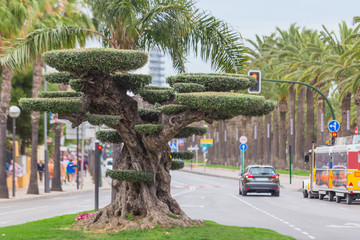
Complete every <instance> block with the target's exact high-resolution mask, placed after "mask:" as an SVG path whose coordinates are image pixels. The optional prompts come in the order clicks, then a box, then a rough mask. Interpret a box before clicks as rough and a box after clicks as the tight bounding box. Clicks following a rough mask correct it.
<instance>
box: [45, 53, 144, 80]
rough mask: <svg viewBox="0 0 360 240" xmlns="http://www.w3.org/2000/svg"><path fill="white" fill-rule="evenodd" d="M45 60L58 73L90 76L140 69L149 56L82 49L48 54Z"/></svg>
mask: <svg viewBox="0 0 360 240" xmlns="http://www.w3.org/2000/svg"><path fill="white" fill-rule="evenodd" d="M43 60H44V62H45V63H46V64H47V65H49V66H51V67H53V68H55V69H57V70H58V71H66V72H70V73H74V74H76V75H77V76H88V75H101V74H102V73H105V74H109V73H113V72H115V71H129V70H134V69H137V68H140V67H142V66H144V65H145V64H146V62H147V60H148V55H147V54H146V53H145V52H141V51H135V50H118V49H112V48H88V49H85V48H82V49H67V50H56V51H50V52H46V53H44V54H43Z"/></svg>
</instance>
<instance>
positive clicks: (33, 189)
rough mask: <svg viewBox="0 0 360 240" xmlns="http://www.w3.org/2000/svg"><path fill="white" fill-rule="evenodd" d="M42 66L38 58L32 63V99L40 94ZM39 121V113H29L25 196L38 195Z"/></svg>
mask: <svg viewBox="0 0 360 240" xmlns="http://www.w3.org/2000/svg"><path fill="white" fill-rule="evenodd" d="M42 65H43V63H42V60H41V58H40V57H38V58H37V59H36V61H35V63H34V72H33V87H32V97H33V98H36V97H37V95H38V92H40V90H41V84H42V81H43V77H42ZM39 120H40V112H35V111H32V112H31V128H32V140H31V145H32V149H31V174H30V184H29V188H28V191H27V194H39V187H38V182H37V148H38V143H39ZM45 141H46V139H45Z"/></svg>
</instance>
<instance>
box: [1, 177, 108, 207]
mask: <svg viewBox="0 0 360 240" xmlns="http://www.w3.org/2000/svg"><path fill="white" fill-rule="evenodd" d="M38 186H39V194H38V195H37V194H27V188H17V189H16V190H15V197H13V196H12V188H9V197H10V198H7V199H6V198H5V199H4V198H0V205H1V204H3V203H6V202H9V201H21V200H26V199H34V198H50V197H54V196H61V195H69V194H72V193H74V192H86V191H94V190H95V184H94V183H93V180H92V178H91V176H90V174H89V173H88V174H87V175H86V177H85V178H84V184H83V186H82V187H81V184H80V185H79V189H77V186H76V182H74V183H73V184H69V183H66V184H63V185H61V187H62V190H63V191H62V192H59V191H50V193H45V191H44V189H45V186H44V182H40V181H39V182H38ZM50 186H51V185H50ZM110 187H111V186H110V184H109V183H108V182H107V181H106V180H105V178H102V187H101V188H100V189H110Z"/></svg>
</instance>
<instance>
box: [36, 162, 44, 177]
mask: <svg viewBox="0 0 360 240" xmlns="http://www.w3.org/2000/svg"><path fill="white" fill-rule="evenodd" d="M37 169H38V172H39V178H40V182H42V180H43V175H44V170H45V164H44V163H43V161H42V160H40V162H39V163H38V165H37Z"/></svg>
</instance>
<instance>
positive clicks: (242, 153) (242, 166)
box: [240, 151, 244, 173]
mask: <svg viewBox="0 0 360 240" xmlns="http://www.w3.org/2000/svg"><path fill="white" fill-rule="evenodd" d="M240 152H241V167H240V171H241V172H242V173H243V172H244V151H240Z"/></svg>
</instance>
